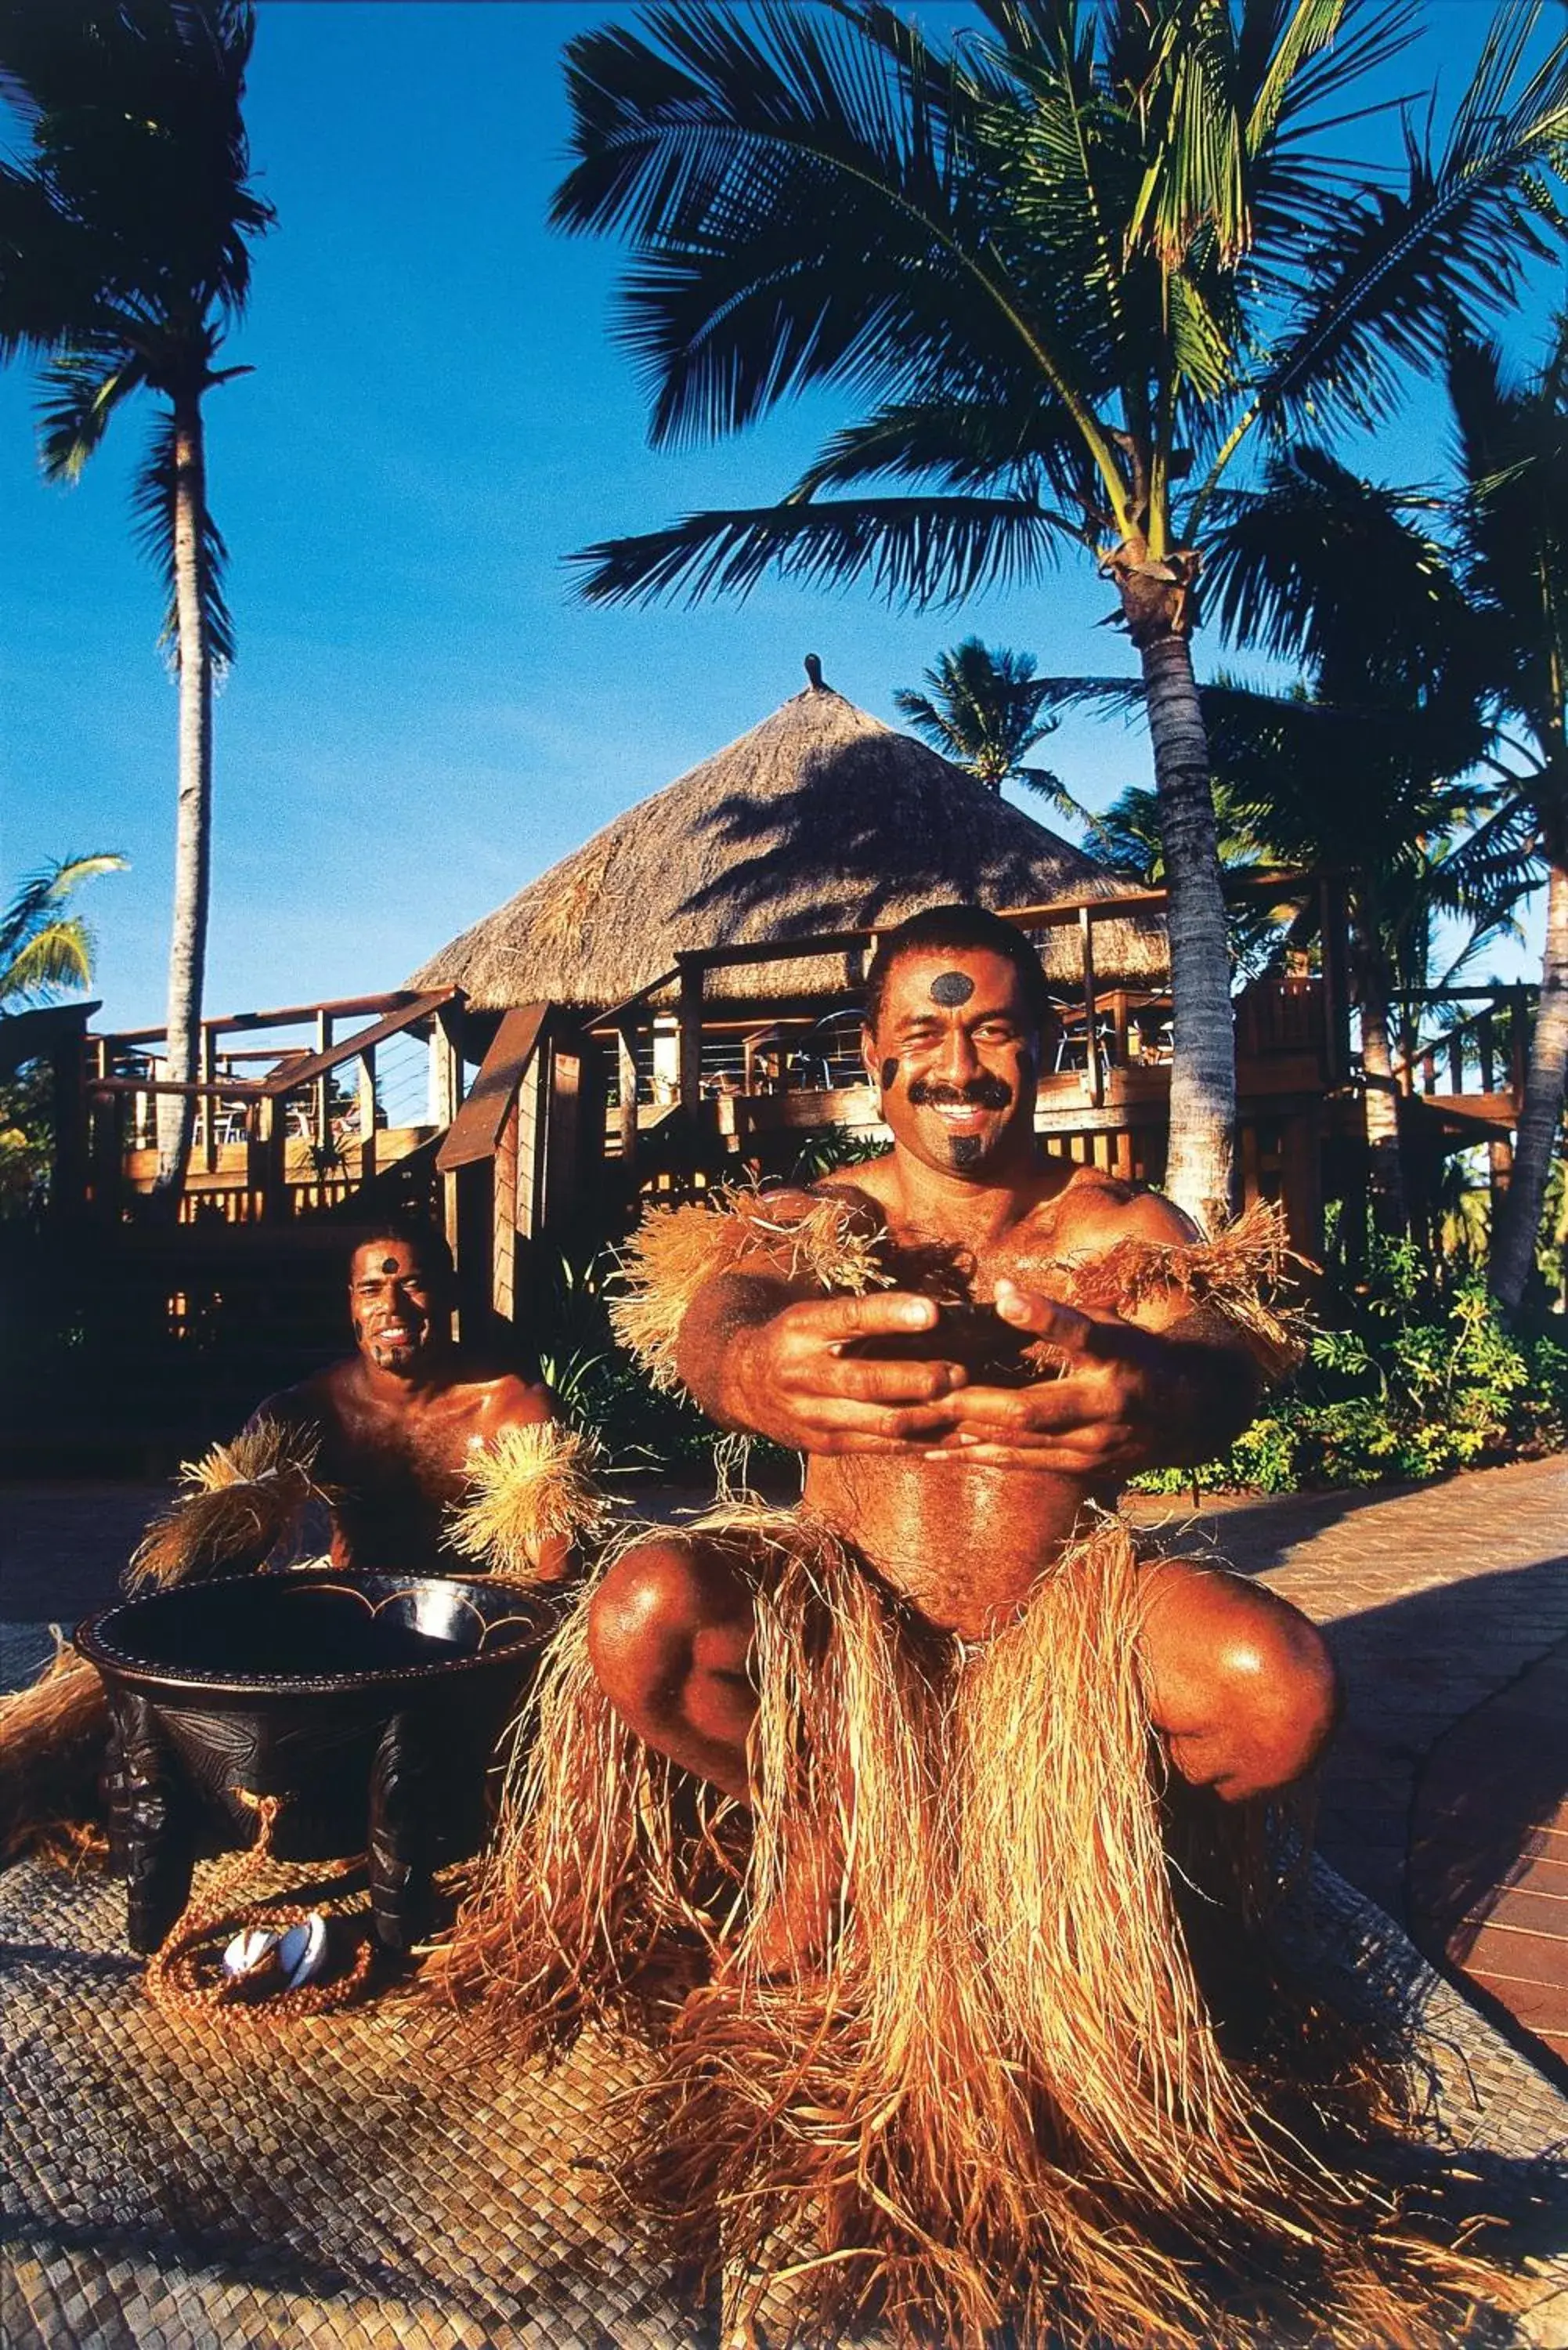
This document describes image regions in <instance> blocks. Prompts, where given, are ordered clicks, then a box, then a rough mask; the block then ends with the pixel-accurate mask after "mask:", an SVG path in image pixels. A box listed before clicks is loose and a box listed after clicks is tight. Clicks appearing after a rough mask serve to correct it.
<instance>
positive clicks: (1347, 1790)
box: [0, 1457, 1568, 2082]
mask: <svg viewBox="0 0 1568 2350" xmlns="http://www.w3.org/2000/svg"><path fill="white" fill-rule="evenodd" d="M167 1492H168V1489H167V1487H165V1486H150V1485H123V1484H122V1485H99V1486H81V1485H77V1486H64V1485H57V1486H24V1487H18V1486H11V1487H8V1488H0V1617H4V1618H5V1622H4V1624H0V1684H3V1683H4V1682H5V1681H6V1680H10V1681H15V1680H16V1679H20V1678H22V1677H23V1675H24V1674H25V1673H26V1671H29V1670H30V1669H32V1668H33V1666H34V1665H35V1664H36V1661H37V1660H38V1659H40V1658H41V1657H42V1656H43V1655H44V1654H46V1653H47V1649H48V1647H49V1645H50V1643H49V1638H48V1634H47V1628H46V1627H47V1623H48V1622H49V1621H56V1622H60V1623H63V1624H65V1625H66V1626H67V1627H69V1626H70V1625H71V1624H73V1623H75V1622H76V1621H77V1620H78V1617H80V1616H82V1615H83V1614H85V1613H86V1612H87V1611H88V1609H90V1608H92V1607H100V1606H103V1605H105V1604H106V1603H107V1602H108V1601H109V1599H111V1598H112V1597H113V1596H114V1593H115V1587H116V1578H117V1576H118V1575H119V1568H120V1566H121V1565H122V1563H123V1562H124V1560H125V1558H126V1557H127V1556H128V1555H129V1554H130V1550H131V1549H132V1548H133V1547H134V1544H135V1542H136V1540H137V1537H138V1535H139V1534H140V1529H141V1527H142V1526H143V1524H144V1523H145V1522H146V1520H147V1518H148V1517H149V1516H151V1514H152V1513H153V1512H154V1510H155V1509H156V1508H157V1507H158V1506H159V1505H160V1504H161V1503H162V1502H163V1500H164V1499H165V1498H166V1496H167ZM638 1498H639V1501H641V1502H642V1503H644V1504H645V1505H646V1503H647V1501H648V1500H649V1497H648V1496H639V1497H638ZM691 1498H692V1499H693V1500H695V1499H696V1498H698V1497H696V1496H693V1497H691ZM1137 1514H1138V1516H1139V1517H1140V1518H1141V1519H1142V1520H1144V1521H1145V1522H1146V1523H1152V1522H1162V1521H1168V1522H1170V1523H1171V1524H1172V1527H1173V1528H1174V1526H1175V1525H1178V1524H1179V1525H1182V1526H1184V1527H1186V1528H1189V1530H1190V1534H1191V1536H1192V1538H1193V1540H1194V1541H1195V1542H1196V1543H1199V1544H1210V1545H1211V1546H1213V1547H1214V1548H1215V1549H1216V1550H1217V1551H1219V1552H1220V1553H1221V1554H1222V1555H1225V1556H1226V1557H1228V1558H1229V1559H1230V1560H1231V1562H1232V1564H1233V1565H1236V1566H1237V1567H1238V1568H1239V1569H1240V1570H1241V1572H1242V1573H1244V1574H1249V1575H1257V1576H1258V1577H1259V1578H1260V1579H1261V1580H1262V1581H1263V1582H1266V1583H1268V1584H1269V1585H1270V1586H1272V1588H1273V1589H1275V1590H1277V1591H1280V1592H1282V1593H1283V1594H1284V1596H1286V1597H1287V1598H1290V1599H1292V1600H1293V1601H1294V1602H1295V1604H1296V1606H1297V1607H1301V1608H1302V1609H1303V1611H1304V1612H1305V1613H1306V1614H1307V1615H1309V1616H1310V1617H1313V1618H1314V1621H1315V1622H1317V1623H1319V1624H1320V1625H1322V1626H1323V1627H1324V1632H1325V1634H1326V1636H1327V1638H1328V1639H1329V1642H1330V1644H1331V1646H1332V1648H1333V1649H1334V1656H1335V1659H1336V1660H1337V1662H1338V1665H1339V1668H1340V1671H1341V1674H1342V1676H1343V1678H1344V1680H1345V1692H1346V1707H1345V1721H1344V1724H1343V1726H1342V1729H1341V1731H1340V1733H1339V1736H1338V1738H1337V1740H1336V1741H1335V1743H1334V1749H1333V1750H1332V1752H1331V1755H1330V1759H1329V1762H1328V1764H1327V1766H1326V1768H1325V1771H1324V1783H1323V1790H1322V1799H1321V1806H1320V1812H1319V1825H1318V1838H1319V1844H1320V1846H1321V1848H1322V1850H1323V1851H1324V1856H1325V1857H1326V1858H1327V1859H1328V1860H1329V1861H1331V1862H1332V1864H1333V1865H1334V1867H1336V1868H1338V1869H1339V1870H1340V1871H1341V1872H1342V1873H1343V1874H1344V1875H1345V1877H1348V1878H1349V1879H1350V1880H1351V1882H1352V1883H1353V1884H1354V1885H1355V1886H1356V1887H1359V1888H1360V1889H1361V1890H1362V1891H1363V1892H1366V1893H1367V1894H1370V1895H1371V1896H1372V1898H1374V1899H1375V1900H1376V1901H1377V1902H1378V1903H1380V1905H1381V1906H1382V1907H1383V1908H1386V1909H1387V1910H1388V1911H1389V1912H1390V1913H1391V1914H1392V1915H1393V1916H1394V1917H1396V1918H1397V1919H1398V1920H1399V1922H1400V1923H1401V1924H1402V1925H1403V1926H1405V1927H1406V1929H1407V1930H1408V1931H1409V1932H1410V1933H1411V1934H1412V1935H1413V1936H1414V1938H1415V1939H1417V1941H1418V1942H1419V1943H1421V1945H1422V1946H1423V1947H1424V1948H1425V1950H1427V1952H1428V1956H1429V1957H1432V1958H1433V1959H1435V1960H1442V1961H1446V1963H1447V1965H1448V1967H1449V1970H1450V1972H1453V1973H1455V1975H1456V1979H1457V1980H1459V1981H1461V1983H1462V1984H1465V1983H1468V1984H1469V1986H1470V1987H1471V1988H1472V1990H1473V1991H1474V1992H1475V1994H1476V1996H1477V1998H1478V2001H1479V2003H1480V2004H1482V2005H1483V2006H1485V2007H1486V2008H1487V2009H1488V2011H1489V2012H1490V2013H1491V2014H1492V2015H1493V2017H1494V2018H1495V2019H1496V2020H1498V2021H1500V2022H1503V2023H1504V2024H1505V2026H1506V2027H1507V2028H1509V2029H1510V2030H1511V2031H1512V2033H1514V2035H1515V2036H1516V2037H1520V2036H1521V2035H1522V2037H1521V2044H1522V2045H1525V2046H1527V2047H1528V2049H1529V2051H1530V2053H1531V2054H1533V2055H1535V2056H1536V2057H1537V2059H1538V2061H1542V2062H1544V2064H1546V2065H1547V2067H1548V2068H1549V2069H1556V2068H1560V2067H1563V2066H1564V2065H1565V2064H1568V1733H1565V1731H1564V1724H1565V1722H1568V1459H1563V1458H1562V1457H1558V1458H1554V1459H1552V1460H1550V1461H1529V1462H1524V1463H1521V1464H1519V1465H1517V1466H1515V1467H1513V1468H1510V1469H1496V1470H1485V1471H1475V1472H1472V1473H1470V1474H1469V1475H1465V1476H1461V1477H1456V1478H1452V1479H1449V1481H1447V1482H1445V1483H1443V1484H1440V1485H1429V1486H1424V1487H1421V1488H1418V1489H1417V1490H1415V1491H1413V1492H1387V1491H1386V1490H1383V1489H1379V1490H1376V1491H1375V1492H1349V1493H1314V1494H1293V1495H1290V1496H1287V1497H1285V1498H1283V1499H1282V1500H1279V1501H1272V1502H1255V1501H1248V1500H1241V1501H1237V1500H1232V1499H1230V1498H1226V1497H1220V1498H1214V1499H1210V1500H1207V1501H1206V1502H1205V1503H1203V1505H1202V1507H1201V1508H1200V1509H1199V1512H1198V1513H1197V1514H1196V1515H1195V1516H1189V1514H1188V1513H1186V1512H1185V1511H1183V1510H1182V1509H1181V1508H1179V1506H1178V1505H1173V1504H1171V1503H1148V1502H1143V1503H1139V1504H1138V1505H1137ZM1563 2077H1564V2079H1565V2082H1568V2074H1563Z"/></svg>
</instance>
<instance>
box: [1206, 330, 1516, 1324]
mask: <svg viewBox="0 0 1568 2350" xmlns="http://www.w3.org/2000/svg"><path fill="white" fill-rule="evenodd" d="M1473 357H1474V355H1473V354H1472V360H1473ZM1451 513H1452V508H1451V505H1450V504H1449V502H1447V501H1445V500H1443V499H1441V498H1439V497H1438V496H1436V495H1435V494H1416V493H1412V492H1402V491H1397V490H1390V489H1387V488H1385V487H1382V486H1380V485H1379V484H1375V483H1372V482H1367V481H1365V480H1361V479H1358V478H1357V477H1356V476H1355V474H1353V473H1350V472H1349V471H1348V469H1347V468H1345V467H1344V466H1342V465H1339V464H1337V463H1334V461H1333V460H1332V459H1330V458H1329V457H1327V456H1325V455H1324V453H1323V452H1321V451H1317V450H1312V449H1299V450H1297V451H1295V452H1293V453H1292V455H1291V456H1289V457H1288V458H1282V459H1280V460H1278V461H1276V462H1275V463H1273V464H1272V465H1271V467H1270V469H1269V472H1268V474H1267V477H1266V479H1265V482H1264V484H1263V485H1262V489H1261V490H1260V491H1259V492H1258V493H1257V494H1254V495H1251V496H1249V497H1244V498H1232V499H1231V502H1230V505H1229V511H1228V514H1227V517H1226V519H1225V521H1224V523H1223V524H1222V525H1221V526H1220V528H1219V529H1218V530H1217V532H1216V536H1215V540H1214V544H1213V547H1212V550H1211V555H1212V560H1211V566H1210V570H1211V577H1212V579H1213V582H1214V595H1213V602H1214V607H1215V615H1216V619H1217V621H1218V623H1219V625H1220V627H1222V628H1223V629H1225V630H1226V631H1227V633H1228V634H1229V635H1230V636H1231V638H1232V639H1234V640H1235V641H1237V642H1239V643H1241V644H1250V645H1255V646H1259V647H1262V649H1263V650H1267V651H1269V652H1271V653H1273V654H1275V655H1289V654H1294V655H1297V656H1299V657H1301V658H1303V659H1304V660H1306V661H1307V662H1308V664H1309V665H1310V668H1311V670H1312V672H1313V690H1314V700H1313V701H1312V702H1310V703H1307V704H1305V705H1303V704H1300V703H1293V704H1289V705H1286V704H1275V703H1272V700H1271V698H1270V697H1267V696H1264V697H1257V696H1247V695H1241V694H1236V693H1231V694H1230V695H1229V696H1226V697H1223V698H1222V699H1221V700H1220V701H1219V702H1217V703H1216V705H1215V708H1216V714H1215V715H1214V717H1213V719H1212V727H1213V732H1214V736H1215V748H1216V754H1217V761H1218V764H1220V768H1221V771H1222V772H1224V773H1225V774H1226V775H1228V776H1229V777H1230V778H1231V781H1232V782H1233V783H1234V784H1235V785H1237V786H1238V788H1239V789H1240V790H1241V792H1242V793H1243V795H1248V796H1251V798H1253V799H1254V800H1255V801H1256V802H1257V804H1258V806H1259V809H1260V820H1261V822H1262V824H1263V825H1264V826H1265V827H1266V828H1267V829H1268V831H1269V833H1270V835H1271V837H1272V839H1273V840H1274V842H1275V845H1276V846H1277V847H1279V848H1280V849H1281V850H1282V853H1283V854H1285V855H1288V856H1303V855H1305V856H1307V857H1309V858H1310V857H1314V856H1315V857H1319V858H1329V859H1331V860H1332V861H1334V862H1338V863H1341V864H1344V865H1346V866H1349V867H1351V868H1355V879H1354V881H1353V885H1352V911H1353V916H1354V919H1355V941H1354V944H1355V955H1354V962H1355V979H1356V983H1357V989H1358V994H1359V999H1360V1013H1361V1030H1362V1059H1363V1066H1364V1068H1365V1071H1366V1078H1367V1096H1366V1124H1367V1139H1368V1142H1369V1144H1370V1145H1371V1149H1372V1155H1373V1161H1374V1180H1375V1185H1376V1189H1377V1191H1379V1193H1380V1194H1381V1196H1382V1200H1383V1202H1384V1205H1385V1207H1386V1210H1387V1211H1388V1215H1389V1217H1390V1219H1391V1220H1392V1221H1394V1222H1397V1221H1399V1220H1400V1218H1401V1215H1402V1198H1401V1189H1402V1187H1401V1184H1400V1178H1399V1158H1398V1127H1397V1103H1396V1099H1395V1087H1394V1040H1393V1035H1392V1030H1391V1021H1390V1001H1391V993H1392V990H1393V987H1394V985H1395V983H1396V980H1397V978H1402V979H1403V981H1404V983H1406V984H1411V983H1414V984H1417V985H1419V984H1424V983H1425V982H1426V977H1427V973H1426V971H1425V968H1424V967H1423V958H1422V954H1421V952H1420V950H1419V940H1420V937H1421V935H1422V933H1423V931H1424V930H1425V929H1427V928H1429V925H1430V921H1431V918H1432V915H1433V913H1434V911H1437V910H1443V911H1448V912H1452V913H1459V914H1461V915H1464V916H1465V917H1467V918H1468V919H1469V920H1470V922H1471V924H1472V926H1474V930H1475V935H1476V937H1477V938H1478V939H1485V938H1486V937H1488V936H1490V935H1491V934H1493V933H1494V932H1495V931H1496V930H1497V928H1498V927H1500V926H1501V924H1503V923H1504V922H1506V921H1507V920H1509V918H1510V916H1511V912H1512V910H1513V909H1514V907H1516V906H1517V905H1518V903H1519V902H1520V899H1521V898H1522V897H1523V896H1524V895H1525V894H1526V893H1527V891H1528V890H1529V889H1531V888H1532V887H1533V886H1534V885H1535V884H1536V883H1537V882H1538V881H1539V879H1540V878H1541V872H1542V864H1541V858H1542V842H1543V831H1542V824H1541V821H1540V816H1539V811H1538V810H1537V809H1536V807H1535V805H1534V802H1535V800H1536V799H1537V798H1539V797H1540V796H1541V795H1542V792H1544V791H1547V790H1549V788H1550V774H1549V771H1548V770H1549V763H1543V766H1542V773H1541V774H1540V775H1538V776H1535V777H1534V778H1533V779H1532V777H1527V776H1521V775H1512V776H1510V775H1508V774H1507V773H1506V771H1497V770H1496V762H1495V759H1494V757H1493V754H1494V752H1495V750H1496V748H1497V747H1498V746H1497V741H1496V720H1497V716H1498V713H1499V711H1500V709H1501V707H1502V706H1504V704H1505V703H1506V702H1507V701H1508V699H1509V695H1510V689H1511V681H1512V680H1513V678H1514V677H1515V675H1516V674H1519V673H1521V659H1520V656H1519V654H1518V652H1517V651H1516V650H1515V648H1516V647H1517V646H1518V645H1519V644H1520V643H1521V641H1522V639H1521V636H1520V635H1519V633H1518V628H1519V625H1520V620H1521V615H1520V614H1519V613H1518V612H1517V610H1515V611H1511V612H1510V613H1509V615H1508V619H1507V625H1506V626H1505V625H1504V624H1503V615H1502V611H1501V607H1499V606H1498V605H1496V604H1495V603H1493V604H1489V603H1488V602H1487V601H1486V598H1485V596H1484V593H1483V592H1481V591H1480V587H1479V580H1478V579H1477V577H1475V576H1474V575H1475V572H1476V567H1475V563H1474V561H1473V559H1471V560H1468V561H1460V560H1456V551H1455V550H1454V549H1453V548H1452V547H1451V546H1449V545H1446V544H1445V543H1444V537H1443V536H1440V535H1439V534H1443V533H1444V531H1445V525H1447V524H1448V522H1449V520H1450V518H1451ZM1522 618H1523V621H1524V623H1525V624H1526V625H1527V624H1528V620H1529V608H1528V604H1527V605H1526V608H1525V611H1524V613H1523V616H1522ZM1537 638H1538V639H1539V626H1538V631H1537ZM1483 774H1484V775H1485V778H1486V779H1485V781H1484V782H1483V781H1482V780H1480V777H1481V775H1483ZM1467 777H1468V780H1461V779H1463V778H1467ZM1401 965H1403V966H1404V969H1403V971H1401ZM1559 1082H1560V1081H1559ZM1558 1098H1559V1100H1560V1099H1561V1094H1559V1097H1558ZM1544 1179H1545V1165H1544V1163H1543V1164H1542V1183H1543V1182H1544ZM1539 1213H1540V1208H1539V1201H1538V1202H1537V1208H1536V1215H1537V1219H1538V1218H1539ZM1533 1231H1534V1227H1533V1225H1532V1227H1531V1237H1532V1238H1533ZM1521 1278H1522V1276H1521Z"/></svg>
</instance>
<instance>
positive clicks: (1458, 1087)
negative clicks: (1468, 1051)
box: [1449, 1028, 1465, 1094]
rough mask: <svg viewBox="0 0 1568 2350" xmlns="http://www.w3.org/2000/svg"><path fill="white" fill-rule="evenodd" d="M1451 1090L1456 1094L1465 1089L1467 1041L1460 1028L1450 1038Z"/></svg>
mask: <svg viewBox="0 0 1568 2350" xmlns="http://www.w3.org/2000/svg"><path fill="white" fill-rule="evenodd" d="M1464 1089H1465V1040H1464V1035H1463V1032H1462V1031H1461V1030H1459V1029H1458V1028H1456V1029H1455V1031H1454V1033H1453V1035H1451V1036H1450V1037H1449V1091H1450V1092H1451V1093H1456V1094H1462V1093H1463V1091H1464Z"/></svg>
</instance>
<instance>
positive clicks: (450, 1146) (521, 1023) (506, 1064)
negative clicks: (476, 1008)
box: [436, 1003, 550, 1175]
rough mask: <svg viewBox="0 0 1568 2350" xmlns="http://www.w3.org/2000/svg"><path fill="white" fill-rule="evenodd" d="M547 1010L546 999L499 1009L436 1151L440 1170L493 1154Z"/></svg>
mask: <svg viewBox="0 0 1568 2350" xmlns="http://www.w3.org/2000/svg"><path fill="white" fill-rule="evenodd" d="M549 1010H550V1007H549V1005H548V1004H547V1003H522V1004H519V1005H517V1006H516V1007H515V1009H514V1010H513V1011H511V1012H505V1013H503V1014H502V1016H501V1025H500V1026H499V1027H498V1028H497V1030H496V1032H495V1035H494V1037H493V1041H492V1043H491V1046H490V1050H489V1052H488V1053H486V1055H485V1056H484V1059H483V1063H482V1064H481V1066H480V1071H479V1075H478V1076H476V1077H475V1079H474V1081H473V1083H472V1086H471V1087H469V1091H468V1098H467V1100H466V1101H465V1102H464V1103H463V1104H462V1107H461V1108H460V1109H459V1111H458V1113H457V1116H456V1117H455V1118H453V1120H452V1125H451V1128H449V1130H448V1133H447V1138H446V1140H445V1141H444V1142H443V1143H442V1144H441V1149H440V1150H439V1151H438V1152H437V1153H436V1165H437V1167H438V1168H439V1169H440V1170H441V1173H442V1174H443V1175H449V1174H451V1173H452V1172H453V1171H454V1170H456V1169H457V1168H459V1167H469V1166H472V1164H473V1163H474V1161H475V1160H477V1159H493V1157H494V1156H495V1149H496V1145H497V1144H498V1142H499V1141H500V1139H501V1131H502V1128H504V1125H505V1123H506V1113H507V1111H508V1110H509V1109H510V1108H511V1107H512V1104H513V1102H514V1100H515V1098H516V1094H517V1087H518V1082H519V1080H520V1079H521V1077H522V1075H523V1072H524V1069H525V1068H526V1067H527V1066H528V1063H529V1061H530V1060H531V1059H532V1058H533V1055H534V1050H535V1046H536V1045H537V1044H538V1041H539V1031H540V1030H541V1028H542V1027H543V1026H544V1024H545V1019H546V1017H547V1015H548V1013H549Z"/></svg>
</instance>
